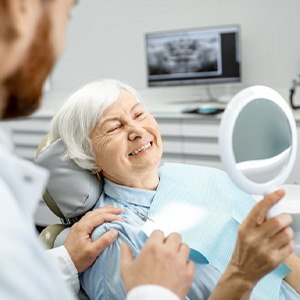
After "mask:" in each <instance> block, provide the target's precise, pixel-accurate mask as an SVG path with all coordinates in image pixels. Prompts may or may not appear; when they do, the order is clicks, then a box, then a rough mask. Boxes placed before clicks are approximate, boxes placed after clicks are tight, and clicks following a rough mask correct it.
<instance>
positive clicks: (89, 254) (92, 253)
mask: <svg viewBox="0 0 300 300" xmlns="http://www.w3.org/2000/svg"><path fill="white" fill-rule="evenodd" d="M121 212H122V209H120V208H115V207H112V206H106V207H103V208H99V209H95V210H93V211H90V212H87V213H86V214H85V215H84V216H83V217H82V218H81V219H80V221H78V222H77V223H75V224H74V225H73V226H72V227H71V230H70V232H69V234H68V237H67V239H66V241H65V243H64V246H65V247H66V249H67V251H68V253H69V255H70V257H71V259H72V261H73V262H74V265H75V267H76V269H77V270H78V272H83V271H85V270H86V269H87V268H88V267H89V266H91V265H92V263H93V262H94V261H95V259H96V258H97V257H98V256H99V254H100V253H101V252H102V251H103V250H105V249H106V248H107V247H108V246H109V245H110V244H112V243H113V242H114V241H115V240H116V239H117V237H118V232H117V231H116V230H114V229H112V230H110V231H108V232H106V233H105V234H103V235H102V236H101V237H100V238H99V239H97V240H96V241H93V240H92V239H91V233H92V232H93V230H94V229H95V228H96V227H97V226H99V225H101V224H103V223H104V222H112V221H122V219H121V218H120V217H119V216H118V215H119V214H120V213H121Z"/></svg>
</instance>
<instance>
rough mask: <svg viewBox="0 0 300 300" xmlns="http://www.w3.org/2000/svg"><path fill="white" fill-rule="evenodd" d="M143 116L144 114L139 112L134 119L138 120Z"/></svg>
mask: <svg viewBox="0 0 300 300" xmlns="http://www.w3.org/2000/svg"><path fill="white" fill-rule="evenodd" d="M143 115H144V112H143V111H141V112H139V113H137V114H136V115H135V118H140V117H142V116H143Z"/></svg>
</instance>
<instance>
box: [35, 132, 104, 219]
mask: <svg viewBox="0 0 300 300" xmlns="http://www.w3.org/2000/svg"><path fill="white" fill-rule="evenodd" d="M35 162H36V163H37V164H39V165H40V166H42V167H44V168H46V169H48V170H49V172H50V178H49V181H48V184H47V187H46V191H45V193H44V195H43V198H44V201H45V202H46V204H47V205H48V207H49V208H50V209H51V211H52V212H53V213H54V214H55V215H57V216H58V217H60V218H61V219H62V222H63V223H65V224H72V223H74V222H76V221H77V220H78V219H79V218H80V217H81V216H82V215H84V214H85V213H86V212H87V211H89V210H91V209H92V208H93V207H94V205H95V203H96V201H97V200H98V198H99V196H100V194H101V192H102V188H103V182H102V181H99V180H98V179H97V177H96V176H95V175H94V174H92V173H91V172H90V171H88V170H84V169H82V168H80V167H79V166H78V165H77V164H76V163H75V162H74V161H73V160H72V159H70V158H69V157H68V155H67V152H66V147H65V144H64V142H63V141H62V140H61V139H58V140H57V141H55V142H53V143H50V139H49V136H45V137H44V138H43V139H42V141H41V143H40V145H39V147H38V153H37V156H36V159H35Z"/></svg>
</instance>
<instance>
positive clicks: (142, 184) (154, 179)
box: [104, 170, 159, 190]
mask: <svg viewBox="0 0 300 300" xmlns="http://www.w3.org/2000/svg"><path fill="white" fill-rule="evenodd" d="M104 177H106V178H107V179H109V180H110V181H112V182H114V183H117V184H120V185H124V186H128V187H132V188H138V189H145V190H156V188H157V186H158V183H159V177H158V172H157V170H156V171H155V172H151V173H147V174H143V175H141V174H137V175H136V176H133V175H132V174H131V175H130V176H128V177H126V178H113V177H111V176H109V175H108V174H104Z"/></svg>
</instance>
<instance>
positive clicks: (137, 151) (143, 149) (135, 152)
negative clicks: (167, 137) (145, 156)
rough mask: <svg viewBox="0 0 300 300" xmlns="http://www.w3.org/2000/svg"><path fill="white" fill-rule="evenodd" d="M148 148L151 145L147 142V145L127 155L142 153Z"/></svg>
mask: <svg viewBox="0 0 300 300" xmlns="http://www.w3.org/2000/svg"><path fill="white" fill-rule="evenodd" d="M150 147H151V143H150V142H149V143H148V144H147V145H145V146H143V147H141V148H138V149H136V150H134V151H132V152H131V153H130V154H129V155H136V154H138V153H140V152H142V151H145V150H147V149H149V148H150Z"/></svg>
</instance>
